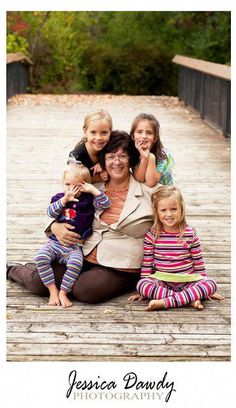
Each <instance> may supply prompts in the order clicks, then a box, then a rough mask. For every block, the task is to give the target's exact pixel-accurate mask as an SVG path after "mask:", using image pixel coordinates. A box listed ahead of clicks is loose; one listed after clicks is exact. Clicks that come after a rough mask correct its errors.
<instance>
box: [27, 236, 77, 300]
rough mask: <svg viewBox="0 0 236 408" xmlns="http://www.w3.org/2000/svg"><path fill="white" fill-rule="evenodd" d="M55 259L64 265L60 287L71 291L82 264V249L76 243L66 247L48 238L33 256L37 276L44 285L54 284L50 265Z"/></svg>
mask: <svg viewBox="0 0 236 408" xmlns="http://www.w3.org/2000/svg"><path fill="white" fill-rule="evenodd" d="M55 260H57V261H58V262H59V263H62V264H65V265H66V272H65V274H64V276H63V279H62V283H61V287H60V289H63V290H64V291H66V292H71V290H72V287H73V284H74V282H75V281H76V280H77V279H78V276H79V273H80V270H81V268H82V265H83V254H82V250H81V248H79V247H78V246H77V245H71V246H68V247H66V246H63V245H61V244H60V243H59V242H58V241H54V240H52V239H49V240H48V242H47V243H46V244H45V245H43V246H42V248H41V249H40V250H39V251H38V253H37V255H36V257H35V262H36V266H37V269H38V272H39V276H40V278H41V280H42V282H43V283H44V285H45V286H49V285H52V284H53V283H54V284H55V277H54V273H53V269H52V267H51V262H52V261H55Z"/></svg>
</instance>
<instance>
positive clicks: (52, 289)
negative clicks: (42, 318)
mask: <svg viewBox="0 0 236 408" xmlns="http://www.w3.org/2000/svg"><path fill="white" fill-rule="evenodd" d="M48 290H49V293H50V296H49V301H48V305H49V306H60V304H61V303H60V299H59V296H58V294H59V291H58V289H57V287H56V285H54V284H52V285H50V286H48Z"/></svg>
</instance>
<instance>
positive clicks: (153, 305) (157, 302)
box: [145, 299, 166, 312]
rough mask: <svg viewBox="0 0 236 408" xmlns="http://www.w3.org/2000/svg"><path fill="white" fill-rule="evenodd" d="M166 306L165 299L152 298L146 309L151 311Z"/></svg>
mask: <svg viewBox="0 0 236 408" xmlns="http://www.w3.org/2000/svg"><path fill="white" fill-rule="evenodd" d="M165 308H166V306H165V302H164V299H159V300H150V302H149V303H148V306H147V307H146V308H145V310H146V311H147V312H150V311H151V310H157V309H165Z"/></svg>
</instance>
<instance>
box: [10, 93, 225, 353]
mask: <svg viewBox="0 0 236 408" xmlns="http://www.w3.org/2000/svg"><path fill="white" fill-rule="evenodd" d="M98 108H104V109H107V110H109V112H110V113H111V115H112V117H113V120H114V128H119V129H124V130H127V131H129V129H130V124H131V121H132V120H133V118H134V117H135V116H136V115H137V114H138V113H140V112H151V113H153V114H154V115H156V116H157V118H158V119H159V120H160V124H161V137H162V140H163V142H164V145H166V146H167V147H169V148H170V149H171V150H172V151H173V154H174V156H175V160H176V166H175V177H174V179H175V184H176V185H178V186H179V187H180V188H181V190H182V191H183V194H184V197H185V201H186V204H187V214H188V222H189V224H190V225H193V226H195V227H196V229H197V231H198V234H199V236H200V238H201V243H202V248H203V253H204V257H205V261H206V265H207V270H208V274H209V276H213V277H215V278H216V280H217V282H218V287H219V292H220V293H222V294H223V295H224V296H225V298H226V299H225V301H224V302H222V303H216V302H213V301H212V302H210V301H206V302H205V308H204V310H203V311H196V310H194V309H191V308H189V307H186V308H180V309H175V310H173V309H172V310H167V311H163V310H161V311H158V312H152V313H147V312H145V311H144V303H142V304H137V303H135V304H134V303H133V304H129V303H128V301H127V295H125V296H121V297H119V298H117V299H114V300H112V301H110V302H107V303H105V304H99V305H87V304H82V303H79V302H74V305H73V307H72V308H70V309H66V310H63V309H62V308H59V307H49V306H47V304H46V299H45V298H40V297H37V296H33V295H32V294H31V293H30V292H29V291H28V290H26V289H25V288H23V287H21V286H20V285H18V284H16V283H14V282H9V281H8V282H7V319H8V320H7V360H8V361H82V360H84V361H115V360H119V361H195V360H204V361H207V360H215V361H216V360H222V361H227V360H230V144H229V141H228V140H226V139H224V137H223V136H221V135H220V134H219V133H218V132H217V131H216V130H215V129H213V128H211V127H210V126H208V125H207V124H206V123H205V122H203V121H202V120H201V119H200V118H199V117H198V115H197V114H195V113H193V112H191V111H190V110H189V109H188V108H186V107H185V106H184V105H183V104H182V103H179V102H178V100H177V99H176V98H171V97H156V96H155V97H154V96H150V97H148V96H140V97H139V96H138V97H137V96H134V97H131V96H108V95H103V96H101V95H96V96H92V95H87V96H85V95H80V96H70V97H69V96H59V97H58V96H32V95H28V96H20V97H15V98H13V99H12V100H11V101H10V103H9V106H8V116H7V125H8V158H7V163H8V207H7V212H8V217H7V240H8V241H7V260H8V261H15V262H28V261H32V260H33V258H34V254H35V251H36V250H37V249H38V248H39V246H40V245H41V244H42V243H43V242H45V237H44V234H43V229H44V222H45V209H46V206H47V204H48V200H49V197H50V196H51V195H52V194H53V193H55V192H56V191H57V190H58V187H59V184H60V177H61V170H62V168H63V166H64V163H65V160H66V157H67V155H68V152H69V151H70V149H71V148H72V147H73V146H74V145H75V143H76V142H77V140H78V138H79V137H80V136H81V129H82V123H83V118H84V116H85V114H86V113H87V112H89V111H92V110H96V109H98Z"/></svg>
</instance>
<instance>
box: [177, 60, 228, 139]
mask: <svg viewBox="0 0 236 408" xmlns="http://www.w3.org/2000/svg"><path fill="white" fill-rule="evenodd" d="M172 61H173V62H174V63H175V64H177V65H178V66H179V83H178V96H179V99H181V100H183V101H184V102H185V103H186V105H190V106H192V107H193V108H194V109H196V110H197V111H198V112H199V113H200V115H201V117H202V118H203V119H206V120H208V121H209V122H211V123H212V124H213V125H214V126H216V127H217V128H219V129H221V130H222V133H223V134H224V136H226V137H230V135H231V68H230V67H229V66H227V65H222V64H215V63H212V62H208V61H203V60H199V59H194V58H188V57H185V56H183V55H176V56H175V57H174V58H173V60H172Z"/></svg>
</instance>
